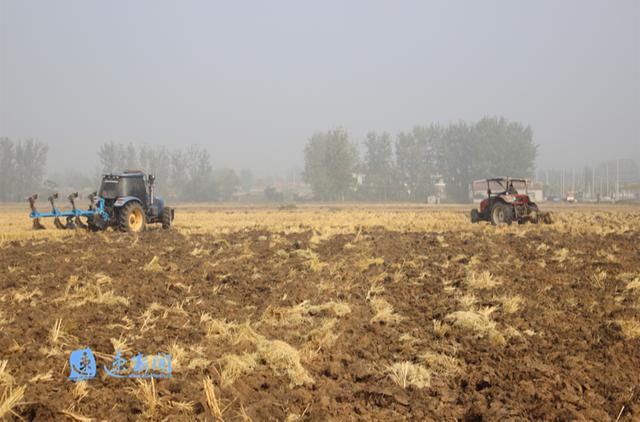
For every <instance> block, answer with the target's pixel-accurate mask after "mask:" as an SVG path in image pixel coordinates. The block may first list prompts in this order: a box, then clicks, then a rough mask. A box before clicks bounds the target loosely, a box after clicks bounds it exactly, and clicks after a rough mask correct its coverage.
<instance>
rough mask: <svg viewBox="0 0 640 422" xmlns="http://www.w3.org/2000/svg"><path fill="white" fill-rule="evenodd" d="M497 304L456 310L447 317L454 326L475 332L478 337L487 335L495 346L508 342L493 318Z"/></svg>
mask: <svg viewBox="0 0 640 422" xmlns="http://www.w3.org/2000/svg"><path fill="white" fill-rule="evenodd" d="M496 309H497V308H496V307H495V306H491V307H484V308H481V309H478V310H475V309H474V310H466V311H456V312H453V313H451V314H449V315H447V316H446V317H445V320H446V321H449V322H451V323H452V324H453V326H454V327H457V328H460V329H462V330H465V331H470V332H472V333H475V334H476V335H477V336H478V337H487V338H488V339H489V341H490V342H491V344H493V345H494V346H503V345H504V344H505V343H506V340H505V338H504V336H503V335H502V334H501V333H500V331H498V329H497V328H496V322H495V321H493V320H492V319H491V314H492V313H493V312H495V310H496Z"/></svg>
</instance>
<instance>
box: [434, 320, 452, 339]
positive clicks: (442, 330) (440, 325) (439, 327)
mask: <svg viewBox="0 0 640 422" xmlns="http://www.w3.org/2000/svg"><path fill="white" fill-rule="evenodd" d="M450 329H451V327H450V326H449V324H447V323H444V322H442V321H438V320H436V319H434V320H433V332H434V334H435V335H436V337H439V338H443V337H444V336H446V335H447V333H449V330H450Z"/></svg>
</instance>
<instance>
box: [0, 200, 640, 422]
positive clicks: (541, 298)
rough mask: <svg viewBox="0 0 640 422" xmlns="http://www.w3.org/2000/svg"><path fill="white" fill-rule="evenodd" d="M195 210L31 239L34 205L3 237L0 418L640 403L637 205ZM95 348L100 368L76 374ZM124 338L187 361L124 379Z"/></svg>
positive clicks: (502, 414) (396, 413)
mask: <svg viewBox="0 0 640 422" xmlns="http://www.w3.org/2000/svg"><path fill="white" fill-rule="evenodd" d="M17 215H18V214H17ZM19 216H20V217H18V218H22V219H24V220H26V218H25V217H24V215H21V214H20V215H19ZM3 217H6V218H7V219H8V218H9V217H8V214H7V213H5V215H4V216H3ZM176 218H177V223H178V224H177V227H176V228H174V229H173V230H171V231H164V230H161V229H155V228H152V229H150V230H148V231H147V232H145V233H143V234H141V235H138V236H134V235H128V234H122V233H117V232H113V231H107V232H104V233H97V234H96V233H84V232H76V233H65V234H64V236H62V235H59V234H58V232H54V231H53V230H48V231H46V232H43V233H38V235H37V237H35V238H30V237H31V234H30V232H28V223H29V222H28V220H27V221H25V222H24V224H23V225H19V226H16V227H14V228H13V229H12V230H13V231H12V232H11V233H10V234H8V235H6V236H5V238H4V240H2V242H1V243H0V415H2V414H3V412H4V415H5V417H8V418H9V419H10V420H11V419H16V420H19V419H20V418H21V419H23V420H60V419H64V418H70V419H75V420H83V419H82V418H92V419H94V420H116V421H117V420H138V419H141V418H147V419H151V420H172V421H173V420H185V421H186V420H194V419H196V420H214V419H215V418H219V419H220V418H221V419H224V420H254V421H261V420H289V421H294V420H354V419H356V420H371V419H378V420H403V419H409V420H467V421H482V420H583V419H584V420H599V421H605V420H613V421H615V420H616V418H618V417H619V420H621V421H631V420H638V419H639V418H640V387H639V386H640V210H638V209H637V208H635V209H634V208H625V209H615V207H613V209H612V210H610V211H603V210H600V211H593V210H582V211H565V210H559V211H557V212H556V213H555V219H556V223H555V224H553V225H550V226H532V225H522V226H518V225H513V226H511V227H493V226H490V225H488V224H480V225H471V224H470V223H468V221H467V216H466V212H464V211H462V210H460V211H458V210H455V209H454V210H449V211H446V212H434V211H427V210H415V209H411V210H403V209H400V210H393V209H374V210H372V211H365V210H362V209H349V208H347V209H335V210H331V209H326V208H323V209H320V208H318V209H304V210H295V209H294V210H275V209H272V210H255V209H246V210H220V209H214V210H209V211H204V210H189V209H187V210H183V211H182V214H181V210H180V208H178V211H177V217H176ZM49 226H52V225H51V224H49ZM23 231H24V233H25V234H24V236H21V235H20V233H22V232H23ZM85 347H89V348H91V350H92V351H93V352H94V354H95V355H96V358H97V363H98V365H97V366H98V370H97V375H96V377H95V379H91V380H88V381H83V382H73V381H70V380H68V377H69V354H70V353H71V351H73V350H75V349H81V348H85ZM116 350H119V351H120V352H121V354H122V356H124V357H125V358H127V359H130V358H133V356H134V355H135V354H137V353H144V354H155V353H158V352H162V353H169V354H171V357H172V376H171V378H163V379H155V380H151V379H144V380H138V379H126V378H125V379H120V378H114V377H111V376H108V375H107V374H106V372H105V370H104V368H103V367H104V366H107V367H108V366H110V365H111V362H112V355H113V354H114V353H115V352H116ZM3 406H4V407H3Z"/></svg>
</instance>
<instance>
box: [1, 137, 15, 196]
mask: <svg viewBox="0 0 640 422" xmlns="http://www.w3.org/2000/svg"><path fill="white" fill-rule="evenodd" d="M15 177H16V161H15V145H14V144H13V141H11V140H10V139H9V138H0V201H3V202H4V201H11V200H12V199H14V197H15V196H14V195H15V188H16V187H15Z"/></svg>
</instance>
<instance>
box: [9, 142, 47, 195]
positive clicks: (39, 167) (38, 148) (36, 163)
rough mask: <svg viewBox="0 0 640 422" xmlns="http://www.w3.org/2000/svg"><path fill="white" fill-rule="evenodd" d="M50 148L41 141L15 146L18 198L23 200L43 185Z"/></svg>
mask: <svg viewBox="0 0 640 422" xmlns="http://www.w3.org/2000/svg"><path fill="white" fill-rule="evenodd" d="M48 152H49V147H48V146H47V144H45V143H44V142H41V141H36V140H33V139H27V140H25V141H21V142H17V143H16V144H15V173H14V174H15V179H14V185H15V187H16V191H17V196H16V197H15V198H14V199H22V198H23V197H25V196H28V195H30V194H32V193H34V192H35V191H36V190H38V188H40V187H41V185H42V179H43V178H44V171H45V167H46V164H47V153H48Z"/></svg>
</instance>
